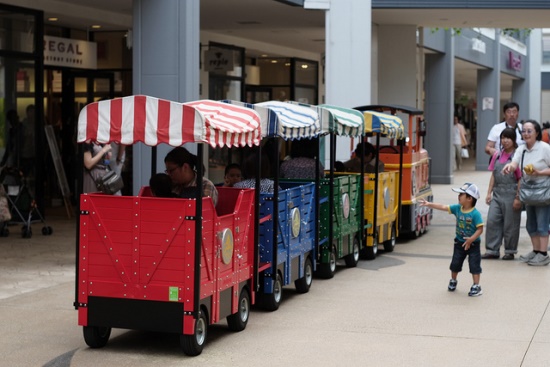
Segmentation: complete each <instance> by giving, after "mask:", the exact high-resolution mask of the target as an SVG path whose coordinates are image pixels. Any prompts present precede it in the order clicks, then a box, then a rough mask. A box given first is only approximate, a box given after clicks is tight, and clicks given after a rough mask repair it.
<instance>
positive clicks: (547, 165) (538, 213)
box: [502, 120, 550, 266]
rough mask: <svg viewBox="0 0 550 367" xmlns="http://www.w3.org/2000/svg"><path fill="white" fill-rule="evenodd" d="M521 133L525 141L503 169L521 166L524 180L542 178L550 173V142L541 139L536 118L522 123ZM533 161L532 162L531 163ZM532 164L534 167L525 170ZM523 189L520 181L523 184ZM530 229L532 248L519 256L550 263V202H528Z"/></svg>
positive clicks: (523, 259)
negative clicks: (549, 244)
mask: <svg viewBox="0 0 550 367" xmlns="http://www.w3.org/2000/svg"><path fill="white" fill-rule="evenodd" d="M521 134H522V136H523V140H524V141H525V144H523V145H521V146H520V147H519V148H518V149H517V150H516V153H515V154H514V158H513V159H512V162H510V163H508V164H506V166H504V169H503V170H502V171H503V173H505V174H508V173H510V172H514V171H515V169H516V168H517V167H518V166H520V167H521V169H522V171H523V172H522V174H523V176H524V177H523V179H522V181H523V180H529V181H535V182H543V181H546V180H548V177H547V176H550V145H548V144H546V143H544V142H542V141H541V139H542V132H541V128H540V125H539V124H538V122H536V121H535V120H526V121H525V122H524V123H523V126H522V130H521ZM531 165H532V166H531ZM526 166H530V167H532V170H531V169H529V170H526V169H525V167H526ZM519 189H520V190H521V181H520V188H519ZM525 211H526V213H527V223H526V228H527V233H529V236H530V237H531V244H532V245H533V251H531V252H529V253H528V254H526V255H522V256H520V257H519V258H520V260H522V261H524V262H526V263H527V264H529V265H535V266H542V265H548V264H549V263H550V257H548V223H550V205H526V207H525Z"/></svg>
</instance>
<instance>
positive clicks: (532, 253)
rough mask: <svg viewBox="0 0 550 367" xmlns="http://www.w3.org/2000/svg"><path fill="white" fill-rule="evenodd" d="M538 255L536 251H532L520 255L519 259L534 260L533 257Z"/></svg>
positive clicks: (524, 260) (525, 261)
mask: <svg viewBox="0 0 550 367" xmlns="http://www.w3.org/2000/svg"><path fill="white" fill-rule="evenodd" d="M536 255H537V254H536V252H534V251H531V252H529V253H528V254H525V255H521V256H520V257H519V259H520V260H521V261H523V262H524V263H527V262H529V261H531V260H533V258H534V257H535V256H536Z"/></svg>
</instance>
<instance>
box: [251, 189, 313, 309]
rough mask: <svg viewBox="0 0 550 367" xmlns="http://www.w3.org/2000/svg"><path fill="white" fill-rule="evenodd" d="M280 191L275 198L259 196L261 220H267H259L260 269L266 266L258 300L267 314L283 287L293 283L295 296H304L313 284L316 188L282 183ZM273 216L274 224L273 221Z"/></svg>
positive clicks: (276, 301)
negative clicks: (297, 293)
mask: <svg viewBox="0 0 550 367" xmlns="http://www.w3.org/2000/svg"><path fill="white" fill-rule="evenodd" d="M281 188H282V190H279V191H278V192H277V194H276V195H275V194H260V218H270V219H268V220H265V221H263V220H262V219H260V220H262V223H261V224H260V243H259V250H260V269H262V268H263V265H264V264H269V267H268V268H266V269H265V270H264V271H263V272H261V273H260V281H259V283H260V293H259V298H260V302H261V304H262V305H263V306H264V308H266V309H268V310H276V309H277V308H278V307H279V304H280V302H281V298H282V287H283V286H285V285H289V284H292V283H294V285H295V287H296V291H297V292H299V293H307V292H308V291H309V287H310V286H311V283H312V281H313V271H314V261H315V248H316V246H315V184H313V183H309V184H307V183H306V184H301V183H289V182H285V183H281ZM275 200H277V203H278V205H274V204H275ZM274 216H276V217H277V219H278V220H277V221H274V220H272V218H273V217H274ZM274 225H277V228H274ZM274 232H276V234H277V235H276V242H277V243H276V244H274V243H273V241H274V236H273V233H274ZM275 249H276V251H277V253H276V254H275V252H274V251H275Z"/></svg>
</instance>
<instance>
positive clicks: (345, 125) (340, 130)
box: [318, 104, 365, 137]
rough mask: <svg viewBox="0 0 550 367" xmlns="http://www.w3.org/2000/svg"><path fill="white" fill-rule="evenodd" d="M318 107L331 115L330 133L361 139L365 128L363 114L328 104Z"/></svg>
mask: <svg viewBox="0 0 550 367" xmlns="http://www.w3.org/2000/svg"><path fill="white" fill-rule="evenodd" d="M318 107H320V108H322V109H323V110H325V111H327V112H328V114H329V115H328V118H329V126H328V129H329V132H331V133H335V134H336V135H342V136H350V137H359V136H361V135H362V134H363V130H364V126H365V119H364V117H363V113H361V112H359V111H357V110H354V109H351V108H344V107H339V106H332V105H328V104H321V105H319V106H318Z"/></svg>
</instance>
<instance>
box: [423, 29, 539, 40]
mask: <svg viewBox="0 0 550 367" xmlns="http://www.w3.org/2000/svg"><path fill="white" fill-rule="evenodd" d="M440 29H443V30H445V31H448V30H449V29H450V30H452V31H453V36H460V35H461V34H462V28H455V27H452V28H448V27H446V28H439V27H435V28H430V30H431V32H432V33H435V32H437V31H439V30H440ZM532 30H533V29H532V28H502V29H501V31H502V34H504V35H506V36H510V37H513V38H517V39H522V38H525V37H528V36H529V34H531V31H532Z"/></svg>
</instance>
